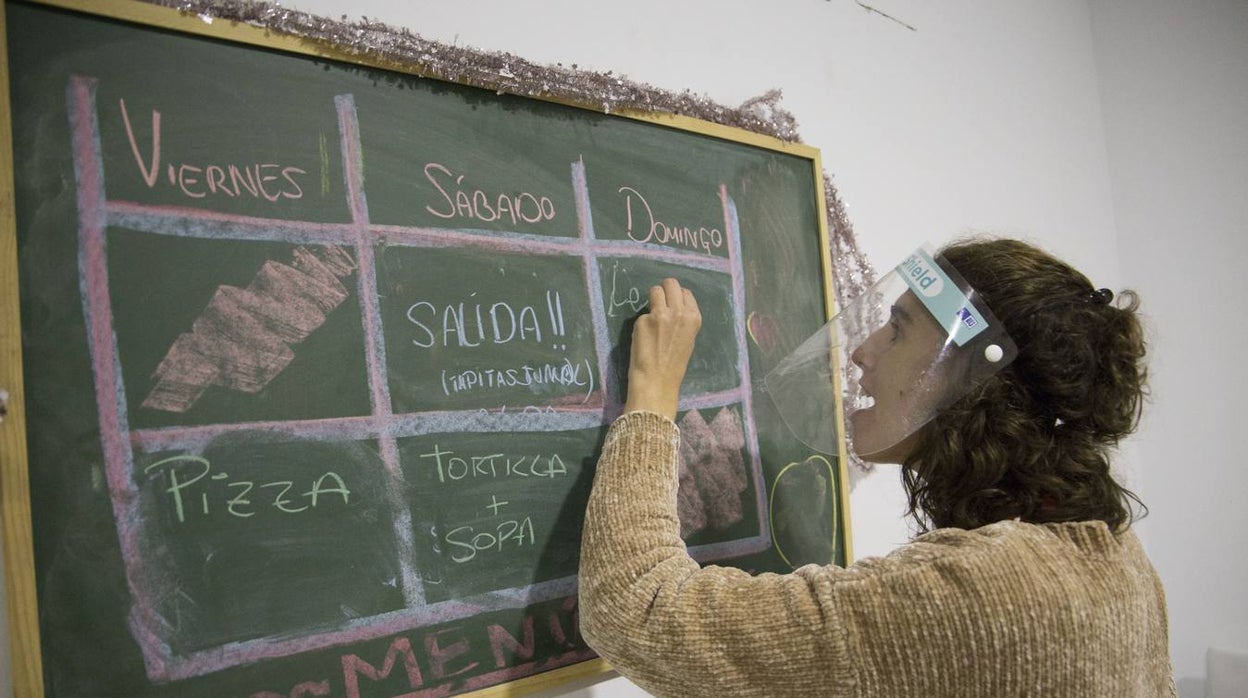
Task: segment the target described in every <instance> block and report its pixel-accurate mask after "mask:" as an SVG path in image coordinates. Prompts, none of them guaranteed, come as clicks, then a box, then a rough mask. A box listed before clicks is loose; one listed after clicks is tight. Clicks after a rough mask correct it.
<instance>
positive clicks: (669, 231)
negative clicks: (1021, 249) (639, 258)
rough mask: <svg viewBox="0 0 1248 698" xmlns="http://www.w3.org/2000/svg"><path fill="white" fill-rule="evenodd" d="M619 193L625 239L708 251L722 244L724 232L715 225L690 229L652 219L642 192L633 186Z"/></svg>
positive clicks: (652, 216) (718, 247) (621, 188)
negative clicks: (636, 211)
mask: <svg viewBox="0 0 1248 698" xmlns="http://www.w3.org/2000/svg"><path fill="white" fill-rule="evenodd" d="M619 193H620V194H622V195H623V196H624V210H625V213H626V214H627V221H626V223H625V225H626V228H625V229H626V230H627V232H628V239H629V240H632V241H634V242H651V241H653V242H661V243H672V244H676V245H682V246H684V247H688V248H691V249H695V250H697V249H701V250H705V251H706V252H707V253H708V254H709V253H711V252H712V251H713V250H718V249H720V248H722V247H723V246H724V234H723V233H722V232H720V230H719V229H717V228H705V227H699V228H690V227H688V226H678V225H669V224H667V223H664V222H663V221H660V220H655V218H654V211H652V210H651V209H650V204H649V203H648V202H647V201H646V197H644V196H642V195H641V192H639V191H637V190H636V189H633V188H632V187H620V189H619ZM634 200H635V201H637V202H638V203H639V204H640V205H641V207H642V208H643V209H645V220H642V221H640V223H641V225H640V226H639V228H640V229H638V228H634V226H633V201H634Z"/></svg>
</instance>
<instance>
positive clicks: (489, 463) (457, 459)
mask: <svg viewBox="0 0 1248 698" xmlns="http://www.w3.org/2000/svg"><path fill="white" fill-rule="evenodd" d="M419 456H420V457H421V458H432V459H433V461H434V465H435V467H436V468H437V471H438V482H443V483H445V482H457V481H459V480H464V479H475V478H479V477H480V478H491V479H498V478H512V477H539V478H542V477H544V478H554V477H561V476H566V475H567V474H568V466H567V465H565V464H564V462H563V459H562V458H560V457H559V454H557V453H556V454H554V455H550V456H545V455H536V454H535V455H523V456H511V455H506V454H504V453H490V454H486V455H481V456H474V455H470V456H462V455H456V454H455V452H454V451H451V450H443V449H442V448H441V447H439V446H438V445H437V444H434V445H433V450H432V451H429V452H428V453H421V454H419Z"/></svg>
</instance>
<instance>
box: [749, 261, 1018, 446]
mask: <svg viewBox="0 0 1248 698" xmlns="http://www.w3.org/2000/svg"><path fill="white" fill-rule="evenodd" d="M1017 354H1018V349H1017V347H1016V346H1015V345H1014V342H1013V341H1012V340H1011V339H1010V337H1009V336H1008V335H1007V334H1006V333H1005V328H1004V327H1003V326H1002V325H1001V323H1000V322H999V321H998V320H997V319H996V317H995V316H994V315H993V314H992V312H991V311H990V310H989V309H988V307H987V306H986V305H985V304H984V303H983V301H982V299H981V298H980V297H979V296H978V294H976V293H975V291H974V289H972V288H970V286H969V285H967V283H966V282H965V280H963V279H962V277H961V276H960V275H959V274H958V273H957V270H955V269H954V268H953V267H952V266H951V265H950V264H948V262H947V261H946V260H944V259H943V258H942V257H940V256H939V255H935V254H933V253H932V252H930V251H929V249H928V248H926V247H924V248H920V249H919V250H916V251H915V253H914V254H912V255H910V256H909V257H907V258H906V260H905V261H903V262H902V263H901V264H899V265H897V266H896V267H895V268H894V269H892V270H891V271H889V272H888V274H886V275H885V276H884V277H882V278H881V279H880V280H879V281H878V282H877V283H876V284H875V285H874V286H872V287H871V288H870V289H868V290H867V291H866V292H865V293H864V294H863V295H862V296H860V297H858V298H856V299H855V300H854V301H852V302H851V303H849V304H848V305H847V306H846V307H845V308H842V309H841V310H840V312H839V313H837V315H836V317H834V318H832V320H831V321H829V322H828V323H827V324H826V325H824V326H823V327H822V328H821V329H820V330H819V331H818V332H816V333H815V334H813V335H811V337H810V338H809V339H807V340H806V341H805V342H803V343H802V344H801V345H799V346H798V347H797V349H795V350H794V351H793V352H792V353H791V354H789V356H787V357H785V358H784V359H783V360H782V361H781V362H780V363H779V364H778V365H777V366H776V367H775V368H774V369H772V371H771V372H770V373H768V374H767V376H766V377H765V378H764V379H763V382H764V386H765V389H766V392H767V394H768V395H769V396H770V397H771V399H772V401H773V402H774V403H775V405H776V408H777V409H778V411H779V412H780V415H781V417H782V418H783V419H784V422H785V424H786V425H787V426H788V428H789V430H790V431H792V433H793V435H794V436H795V437H796V438H797V439H798V440H800V441H801V442H802V443H804V444H806V445H807V446H809V447H810V448H812V449H814V450H816V451H819V452H822V453H826V454H831V455H835V454H836V453H837V452H838V448H837V446H838V443H839V441H840V439H841V437H842V434H841V433H840V430H839V429H838V426H837V425H838V424H841V423H843V424H844V425H845V429H844V431H845V434H844V436H845V438H846V439H847V441H848V445H849V448H850V451H851V453H853V454H855V455H856V456H858V457H860V458H862V459H864V460H872V456H873V455H876V454H880V453H882V452H884V451H886V450H887V449H889V448H890V447H892V446H894V445H896V444H898V443H900V442H901V441H902V440H903V439H905V438H906V437H908V436H910V435H911V434H913V433H914V432H916V431H918V429H919V428H921V427H922V426H923V425H925V424H927V423H928V422H929V421H931V419H932V417H934V416H935V415H936V414H937V413H938V412H939V411H940V410H942V409H944V408H945V407H948V406H949V405H950V404H952V403H953V402H955V401H956V400H957V399H959V398H961V397H962V396H963V395H965V394H966V393H967V392H968V391H970V389H971V388H973V387H974V386H975V385H977V384H979V383H981V382H983V381H984V380H986V379H987V378H989V377H991V376H992V375H993V374H995V373H996V372H997V371H1000V370H1001V369H1002V368H1004V367H1005V366H1007V365H1009V363H1010V362H1011V361H1013V360H1014V357H1015V356H1017ZM842 408H843V410H844V417H845V418H844V420H841V419H839V416H840V414H841V411H840V410H841V409H842Z"/></svg>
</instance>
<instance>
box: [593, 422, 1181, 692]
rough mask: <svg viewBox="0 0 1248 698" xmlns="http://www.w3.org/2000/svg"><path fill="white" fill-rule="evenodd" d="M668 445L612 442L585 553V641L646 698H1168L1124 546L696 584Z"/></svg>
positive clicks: (712, 577) (1147, 585)
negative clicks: (647, 694) (682, 531)
mask: <svg viewBox="0 0 1248 698" xmlns="http://www.w3.org/2000/svg"><path fill="white" fill-rule="evenodd" d="M679 438H680V436H679V432H678V431H677V428H676V425H675V424H673V423H672V422H671V421H670V420H668V419H666V418H664V417H662V416H660V415H657V414H651V413H644V412H634V413H630V414H626V415H624V416H623V417H621V418H620V419H619V420H618V421H617V422H616V423H615V424H614V425H613V426H612V427H611V430H610V431H609V432H608V435H607V439H606V443H605V447H604V449H603V452H602V459H601V460H600V461H599V464H598V472H597V475H596V477H595V480H594V488H593V492H592V494H591V495H590V499H589V508H588V511H587V513H586V519H585V533H584V538H583V542H582V546H581V570H580V617H581V630H582V632H583V633H584V636H585V638H586V640H587V641H588V642H589V644H590V646H591V647H593V648H594V649H595V650H596V651H597V652H598V653H599V654H600V655H601V656H602V657H604V658H605V659H606V660H607V661H609V662H610V663H611V664H612V665H613V666H614V667H615V668H616V669H618V670H619V671H620V673H621V674H623V675H624V676H627V677H628V678H630V679H632V680H633V681H634V682H636V683H637V684H639V685H640V686H641V687H642V688H644V689H646V690H647V691H649V692H651V693H653V694H654V695H656V696H660V697H667V696H672V697H677V696H679V697H681V698H696V697H697V696H712V697H714V698H728V697H729V696H750V697H751V698H757V697H760V696H863V697H868V696H869V697H871V698H884V697H888V696H920V697H923V698H933V697H938V696H957V697H959V698H979V697H983V698H1002V697H1005V696H1043V697H1045V698H1064V697H1067V696H1069V697H1076V696H1077V697H1078V698H1087V697H1099V696H1114V697H1118V696H1174V695H1176V692H1175V689H1174V682H1173V675H1172V671H1171V668H1170V660H1169V656H1168V654H1167V639H1166V632H1167V631H1166V610H1165V599H1164V597H1163V594H1162V588H1161V584H1160V582H1159V580H1158V578H1157V574H1156V573H1155V572H1154V571H1153V568H1152V566H1151V565H1150V564H1149V562H1148V559H1147V558H1146V557H1145V555H1144V552H1143V550H1142V549H1141V547H1140V544H1139V541H1138V540H1137V539H1136V537H1135V535H1134V534H1133V533H1130V532H1123V533H1120V534H1118V535H1114V534H1112V533H1111V532H1110V531H1109V530H1108V528H1107V527H1106V526H1105V525H1104V524H1103V523H1100V522H1092V523H1072V524H1052V525H1033V524H1025V523H1020V522H1016V521H1005V522H1001V523H997V524H993V525H990V526H985V527H983V528H980V529H976V530H973V531H963V530H958V529H943V530H938V531H933V532H932V533H929V534H926V535H923V536H920V537H919V538H916V539H915V540H914V541H913V542H912V543H910V544H909V545H906V546H904V547H903V548H901V549H899V550H897V551H895V552H893V553H892V554H890V555H888V556H887V557H884V558H868V559H864V560H861V561H859V562H858V563H856V564H854V565H853V566H851V567H849V568H840V567H835V566H829V567H818V566H815V565H808V566H806V567H803V568H801V569H799V570H797V571H795V572H793V573H791V574H785V575H776V574H762V575H757V576H751V575H749V574H747V573H745V572H742V571H740V570H736V569H731V568H724V567H713V566H710V567H705V568H701V569H699V566H698V564H697V563H696V562H694V561H693V560H692V559H690V558H689V557H688V555H687V554H686V552H685V546H684V543H683V542H682V541H681V539H680V524H679V522H678V521H677V518H676V488H677V446H678V443H679Z"/></svg>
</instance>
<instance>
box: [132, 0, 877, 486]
mask: <svg viewBox="0 0 1248 698" xmlns="http://www.w3.org/2000/svg"><path fill="white" fill-rule="evenodd" d="M143 1H145V2H149V3H151V4H153V5H161V6H164V7H171V8H174V9H177V10H180V11H181V12H183V13H185V14H191V15H196V16H198V17H200V18H201V19H202V20H204V21H206V22H207V21H218V20H220V21H227V22H242V23H246V24H250V25H253V26H257V27H261V28H264V29H266V30H268V31H271V32H274V33H277V34H285V35H289V36H294V37H297V38H301V39H306V40H310V41H314V42H318V43H321V44H324V45H326V46H328V47H331V48H333V49H335V50H337V51H339V52H342V53H345V54H347V55H350V56H356V57H359V58H363V59H367V60H368V62H370V63H374V64H378V65H382V66H386V67H393V68H395V69H396V70H400V71H402V72H405V73H411V74H414V75H417V76H421V77H436V78H438V79H442V80H449V81H451V82H456V83H459V84H462V85H469V86H472V87H479V88H484V89H488V90H493V91H494V92H496V93H498V94H513V95H520V96H526V97H537V98H554V99H559V100H563V101H569V102H573V103H577V104H584V105H586V106H593V107H596V108H598V109H601V110H602V111H603V112H605V113H608V114H609V113H612V112H617V113H618V112H627V111H635V112H647V113H670V114H679V115H682V116H688V117H692V118H695V119H700V120H702V121H709V122H711V123H715V124H721V125H724V126H732V127H736V128H740V129H744V130H746V131H750V132H753V133H760V134H763V135H767V136H773V137H775V138H779V139H781V140H784V141H788V142H791V143H800V142H801V138H800V137H799V135H798V132H797V119H795V118H794V116H793V114H792V113H790V112H788V111H787V110H785V109H783V108H781V107H780V98H781V93H780V91H779V90H771V91H768V92H767V93H765V94H762V95H760V96H758V97H754V98H752V99H749V100H747V101H745V102H744V103H742V104H741V106H739V107H736V108H732V107H727V106H724V105H722V104H719V103H717V102H715V101H713V100H711V99H708V98H706V97H703V96H699V95H696V94H694V93H693V92H691V91H690V90H687V89H686V90H684V91H682V92H671V91H668V90H662V89H659V88H656V87H654V86H653V85H649V84H646V83H641V82H635V81H633V80H630V79H628V78H626V77H624V76H622V75H617V74H616V73H615V72H614V71H606V72H597V71H591V70H581V69H579V68H578V67H577V66H576V65H575V64H573V65H572V66H571V67H566V66H564V65H562V64H558V65H554V66H550V65H538V64H535V63H533V62H530V61H528V60H525V59H523V58H520V57H518V56H514V55H512V54H510V53H505V52H495V51H481V50H478V49H474V48H471V47H466V46H455V45H450V44H445V43H441V42H438V41H431V40H429V39H424V38H421V37H420V36H419V35H418V34H415V33H413V32H411V31H409V30H407V29H402V28H395V27H391V26H389V25H387V24H384V23H382V22H377V21H373V20H369V19H368V18H367V17H364V18H363V19H361V20H359V21H349V20H348V19H347V17H346V16H345V15H344V16H343V17H342V18H341V20H332V19H328V18H325V17H320V16H317V15H313V14H309V13H307V12H301V11H299V10H292V9H288V8H285V7H281V6H280V5H276V4H273V3H269V2H252V1H249V0H143ZM396 79H397V78H396ZM823 188H824V199H825V205H826V207H827V209H826V215H827V222H828V238H829V247H830V250H829V252H830V254H831V258H832V271H833V292H834V295H835V299H836V303H837V307H838V308H843V307H845V304H846V303H847V302H848V301H849V300H850V299H853V298H856V297H858V296H860V295H861V294H862V293H863V292H865V291H866V290H867V289H868V288H870V287H871V286H872V285H874V283H875V270H874V269H873V268H872V266H871V264H870V263H869V262H868V261H867V259H866V257H864V256H863V254H862V252H861V251H859V249H858V242H857V240H856V239H855V237H854V230H853V227H852V226H851V225H850V223H849V218H848V216H847V215H846V213H845V206H844V204H843V203H842V202H841V198H840V196H839V195H838V194H837V191H836V187H835V186H834V185H833V184H832V178H831V177H830V176H829V175H828V174H827V173H826V172H825V173H823ZM855 460H856V459H855ZM855 465H857V466H858V467H859V468H862V469H866V466H865V465H863V464H862V463H857V462H856V463H855Z"/></svg>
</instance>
